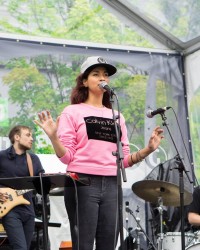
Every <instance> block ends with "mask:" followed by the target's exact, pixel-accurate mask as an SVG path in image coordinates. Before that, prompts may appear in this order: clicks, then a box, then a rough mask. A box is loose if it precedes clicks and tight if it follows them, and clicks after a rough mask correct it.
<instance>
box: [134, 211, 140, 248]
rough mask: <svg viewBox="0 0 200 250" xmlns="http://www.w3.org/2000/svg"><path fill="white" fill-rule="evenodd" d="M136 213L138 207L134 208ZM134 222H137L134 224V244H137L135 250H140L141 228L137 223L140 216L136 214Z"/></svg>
mask: <svg viewBox="0 0 200 250" xmlns="http://www.w3.org/2000/svg"><path fill="white" fill-rule="evenodd" d="M136 212H137V213H139V208H138V209H137V210H136ZM135 220H136V223H137V226H136V229H135V231H136V235H137V237H136V244H137V248H136V249H137V250H140V232H141V228H140V226H139V223H140V218H139V217H138V216H136V219H135Z"/></svg>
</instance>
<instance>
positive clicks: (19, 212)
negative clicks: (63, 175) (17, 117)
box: [0, 126, 44, 250]
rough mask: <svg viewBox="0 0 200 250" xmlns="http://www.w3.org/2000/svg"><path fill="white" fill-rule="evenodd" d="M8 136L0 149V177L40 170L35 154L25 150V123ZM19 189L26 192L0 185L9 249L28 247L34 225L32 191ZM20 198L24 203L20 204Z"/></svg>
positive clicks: (27, 144)
mask: <svg viewBox="0 0 200 250" xmlns="http://www.w3.org/2000/svg"><path fill="white" fill-rule="evenodd" d="M9 139H10V142H11V144H12V145H11V146H10V147H9V148H7V149H6V150H2V151H0V178H13V179H14V178H16V177H26V176H30V175H31V176H37V175H39V173H43V172H44V169H43V167H42V165H41V162H40V160H39V158H38V156H37V155H35V154H32V153H30V154H29V153H27V150H30V149H31V147H32V143H33V137H32V132H31V130H30V128H29V127H27V126H15V127H14V128H12V129H11V131H10V133H9ZM10 184H12V183H10ZM20 191H24V192H25V191H28V192H26V193H24V195H23V196H22V194H21V195H17V194H16V193H17V192H16V191H15V190H13V189H10V188H6V187H4V188H3V187H1V188H0V203H1V204H3V206H0V217H2V224H3V227H4V229H5V231H6V234H7V236H8V240H9V245H10V247H11V249H13V250H17V249H18V250H19V249H20V250H29V249H30V245H31V241H32V237H33V232H34V228H35V212H34V206H33V202H32V191H30V190H20ZM18 192H19V190H18ZM24 202H26V205H25V204H22V203H24ZM13 204H15V205H14V206H13ZM2 207H3V209H2ZM5 207H6V209H5Z"/></svg>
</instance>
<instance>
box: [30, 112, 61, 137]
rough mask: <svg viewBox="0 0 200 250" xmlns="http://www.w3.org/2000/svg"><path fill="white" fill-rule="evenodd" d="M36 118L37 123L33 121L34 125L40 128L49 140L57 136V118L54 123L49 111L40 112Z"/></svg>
mask: <svg viewBox="0 0 200 250" xmlns="http://www.w3.org/2000/svg"><path fill="white" fill-rule="evenodd" d="M38 118H39V121H38V120H34V123H35V124H37V125H38V126H40V128H42V129H43V130H44V132H45V133H46V134H47V135H48V137H49V138H50V139H51V138H52V137H54V136H57V128H58V122H59V117H58V118H57V119H56V121H54V120H53V118H52V116H51V113H50V111H42V112H40V113H38Z"/></svg>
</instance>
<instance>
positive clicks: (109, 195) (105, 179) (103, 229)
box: [64, 174, 118, 250]
mask: <svg viewBox="0 0 200 250" xmlns="http://www.w3.org/2000/svg"><path fill="white" fill-rule="evenodd" d="M78 175H79V177H87V176H88V177H89V178H90V179H91V185H89V186H77V193H78V225H79V226H78V228H79V244H78V239H77V238H78V237H77V235H78V230H77V216H76V201H75V188H74V187H66V188H65V194H64V196H65V206H66V209H67V213H68V216H69V221H70V229H71V237H72V244H73V250H93V245H94V242H96V243H95V244H96V248H95V249H96V250H114V249H115V246H116V241H117V238H118V227H117V225H118V219H117V218H118V204H117V200H118V199H117V194H118V190H117V177H116V176H97V175H85V174H78ZM116 221H117V222H116ZM78 245H79V246H78Z"/></svg>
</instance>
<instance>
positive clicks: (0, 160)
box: [0, 146, 44, 216]
mask: <svg viewBox="0 0 200 250" xmlns="http://www.w3.org/2000/svg"><path fill="white" fill-rule="evenodd" d="M29 154H30V156H31V159H32V163H33V172H34V174H33V175H34V176H38V175H39V173H43V172H44V169H43V167H42V165H41V162H40V159H39V158H38V156H37V155H35V154H32V153H29ZM23 176H24V177H25V176H30V174H29V169H28V164H27V158H26V153H24V154H21V155H18V154H16V153H15V149H14V147H13V146H11V147H9V148H8V149H6V150H2V151H0V178H12V177H13V178H15V177H23ZM23 196H24V198H25V199H27V200H29V201H30V202H31V205H18V206H16V207H14V208H13V210H14V211H17V212H22V213H27V214H33V215H34V216H35V212H34V207H33V202H32V191H30V192H27V193H25V194H24V195H23Z"/></svg>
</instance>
